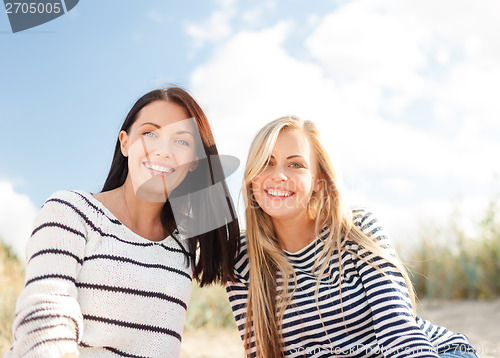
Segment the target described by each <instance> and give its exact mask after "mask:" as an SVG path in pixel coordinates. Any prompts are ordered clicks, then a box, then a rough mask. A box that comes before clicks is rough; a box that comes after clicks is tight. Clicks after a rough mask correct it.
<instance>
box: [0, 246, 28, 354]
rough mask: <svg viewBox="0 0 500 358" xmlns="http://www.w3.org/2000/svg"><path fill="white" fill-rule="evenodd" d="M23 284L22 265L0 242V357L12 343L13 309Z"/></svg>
mask: <svg viewBox="0 0 500 358" xmlns="http://www.w3.org/2000/svg"><path fill="white" fill-rule="evenodd" d="M23 283H24V270H23V264H22V263H21V261H20V260H19V259H18V258H17V257H16V256H15V255H14V254H13V253H12V251H11V250H10V248H9V247H8V246H6V245H3V244H2V243H1V241H0V287H1V290H0V355H1V354H2V353H5V352H6V351H7V350H9V348H10V345H11V342H12V333H11V325H12V320H13V319H14V308H15V305H16V299H17V296H18V295H19V293H20V292H21V289H22V288H23Z"/></svg>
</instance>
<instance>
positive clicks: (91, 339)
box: [5, 191, 192, 358]
mask: <svg viewBox="0 0 500 358" xmlns="http://www.w3.org/2000/svg"><path fill="white" fill-rule="evenodd" d="M27 260H28V264H27V267H26V281H25V287H24V290H23V291H22V293H21V294H20V296H19V298H18V301H17V306H16V316H15V319H14V323H13V335H14V343H13V347H12V349H11V350H10V351H9V352H8V353H7V354H6V356H5V357H8V358H12V357H26V358H29V357H33V358H35V357H36V358H40V357H48V358H51V357H57V358H59V357H61V356H62V355H63V354H65V353H69V352H79V354H80V357H100V358H105V357H157V358H165V357H179V356H180V344H181V335H182V328H183V324H184V319H185V317H186V309H187V304H188V302H189V299H190V296H191V287H192V286H191V283H192V268H191V265H190V264H189V263H188V262H187V260H186V258H185V256H184V254H183V253H182V250H181V249H180V247H179V244H178V243H177V242H176V241H175V240H174V239H173V238H172V237H171V236H169V237H167V238H165V239H164V240H162V241H159V242H152V241H149V240H147V239H145V238H143V237H141V236H139V235H137V234H135V233H134V232H132V231H131V230H130V229H129V228H127V227H126V226H124V225H123V224H122V223H121V222H120V221H118V220H117V219H116V217H115V216H113V214H111V212H110V211H109V210H107V209H106V207H104V206H103V205H102V204H101V203H100V202H99V201H98V200H96V199H95V198H94V197H93V196H92V195H91V194H89V193H87V192H83V191H74V192H72V191H61V192H58V193H56V194H54V195H53V196H51V197H50V198H49V199H48V200H47V201H46V202H45V204H44V205H43V207H42V209H41V210H40V212H39V214H38V216H37V217H36V219H35V224H34V229H33V233H32V236H31V238H30V241H29V243H28V246H27Z"/></svg>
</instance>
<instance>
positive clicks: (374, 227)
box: [352, 206, 382, 236]
mask: <svg viewBox="0 0 500 358" xmlns="http://www.w3.org/2000/svg"><path fill="white" fill-rule="evenodd" d="M352 220H353V224H354V225H355V226H356V227H357V228H358V229H359V230H361V231H362V232H363V233H365V234H366V235H368V236H378V235H377V233H378V232H379V231H382V226H381V224H380V220H379V219H378V217H377V216H376V215H375V214H374V213H373V212H372V211H371V210H369V209H368V208H366V207H363V206H357V207H353V208H352Z"/></svg>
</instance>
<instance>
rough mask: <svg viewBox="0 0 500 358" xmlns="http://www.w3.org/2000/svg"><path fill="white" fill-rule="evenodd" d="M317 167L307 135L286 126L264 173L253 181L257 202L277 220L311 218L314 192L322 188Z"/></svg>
mask: <svg viewBox="0 0 500 358" xmlns="http://www.w3.org/2000/svg"><path fill="white" fill-rule="evenodd" d="M317 168H318V163H317V159H316V155H315V154H314V151H313V147H312V145H311V143H310V141H309V139H308V137H307V135H306V134H305V133H304V132H302V131H300V130H297V129H284V130H283V131H282V132H281V133H280V134H279V136H278V139H277V140H276V145H275V146H274V149H273V151H272V154H271V158H270V159H269V161H268V162H267V163H266V164H265V167H264V168H263V171H262V173H261V174H260V175H259V176H258V177H256V178H255V179H254V180H253V181H252V191H253V194H254V197H255V200H256V201H257V204H258V205H259V206H260V207H261V208H262V210H264V211H265V212H266V213H267V214H268V215H269V216H271V218H273V220H283V219H293V218H299V217H302V216H306V217H307V206H308V203H309V200H310V199H311V195H312V193H313V191H318V190H319V189H320V182H319V180H318V177H317V172H318V169H317Z"/></svg>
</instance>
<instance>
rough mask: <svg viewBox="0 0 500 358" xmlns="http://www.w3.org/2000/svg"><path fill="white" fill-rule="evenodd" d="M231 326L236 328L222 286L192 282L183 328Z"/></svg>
mask: <svg viewBox="0 0 500 358" xmlns="http://www.w3.org/2000/svg"><path fill="white" fill-rule="evenodd" d="M233 327H234V328H235V329H236V323H235V322H234V317H233V313H232V311H231V307H230V306H229V301H228V299H227V295H226V290H225V289H224V287H222V286H208V287H203V288H201V287H200V286H198V284H196V283H193V293H192V295H191V301H190V302H189V306H188V311H187V317H186V324H185V326H184V329H185V330H192V329H198V328H210V329H212V328H233Z"/></svg>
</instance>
